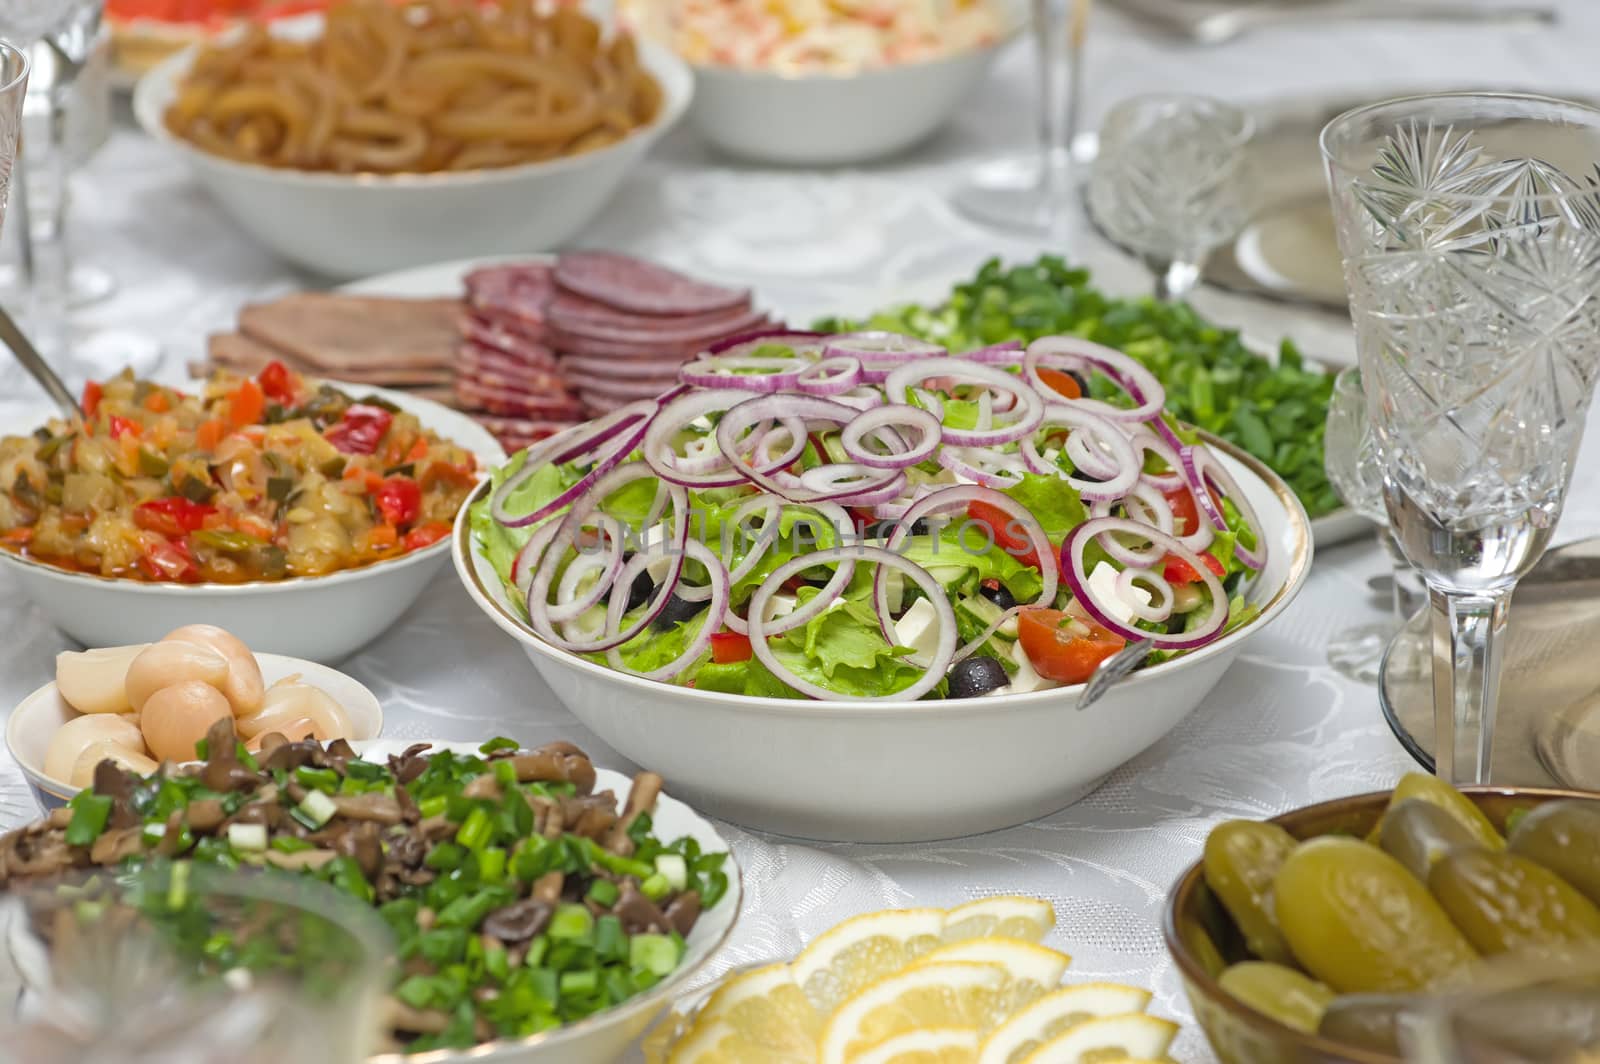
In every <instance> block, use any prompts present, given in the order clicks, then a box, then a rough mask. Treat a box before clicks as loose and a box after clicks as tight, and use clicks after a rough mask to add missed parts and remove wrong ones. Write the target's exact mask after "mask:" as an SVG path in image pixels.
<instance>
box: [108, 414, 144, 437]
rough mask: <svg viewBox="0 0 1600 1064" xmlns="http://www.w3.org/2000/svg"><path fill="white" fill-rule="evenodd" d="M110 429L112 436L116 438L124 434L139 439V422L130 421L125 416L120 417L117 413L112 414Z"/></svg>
mask: <svg viewBox="0 0 1600 1064" xmlns="http://www.w3.org/2000/svg"><path fill="white" fill-rule="evenodd" d="M110 431H111V438H112V439H114V440H120V439H122V437H123V436H132V437H133V438H134V439H138V438H139V423H138V422H137V421H129V420H128V419H127V418H125V417H118V416H117V415H116V414H112V415H111V429H110Z"/></svg>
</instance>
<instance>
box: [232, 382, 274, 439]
mask: <svg viewBox="0 0 1600 1064" xmlns="http://www.w3.org/2000/svg"><path fill="white" fill-rule="evenodd" d="M266 412H267V396H266V393H265V392H263V391H262V390H261V385H259V384H257V383H256V382H255V381H253V380H251V379H250V378H248V377H246V378H245V379H244V382H243V383H242V384H240V385H239V387H237V388H235V389H234V390H233V393H232V394H231V395H229V396H228V420H229V421H230V422H231V423H232V424H233V427H234V428H236V429H242V428H244V427H245V426H246V425H259V424H261V418H262V415H264V414H265V413H266Z"/></svg>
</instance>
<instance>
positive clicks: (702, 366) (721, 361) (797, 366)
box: [678, 354, 812, 394]
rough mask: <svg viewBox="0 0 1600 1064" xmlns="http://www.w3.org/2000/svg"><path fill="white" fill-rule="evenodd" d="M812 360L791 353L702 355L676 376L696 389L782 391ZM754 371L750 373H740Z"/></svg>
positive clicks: (789, 385) (791, 385)
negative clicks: (768, 355) (774, 355)
mask: <svg viewBox="0 0 1600 1064" xmlns="http://www.w3.org/2000/svg"><path fill="white" fill-rule="evenodd" d="M811 365H812V363H810V362H808V361H806V360H805V359H803V358H798V357H796V356H793V355H784V356H781V357H771V358H769V357H767V356H765V355H734V354H726V355H705V356H702V357H701V358H699V359H696V360H695V361H693V362H687V363H684V365H683V366H682V368H680V369H679V370H678V379H679V380H681V381H683V382H684V383H685V384H690V385H693V386H694V387H696V388H737V389H738V390H739V391H742V392H760V393H763V394H766V393H771V392H781V391H786V390H788V389H790V388H794V387H796V386H798V385H799V383H800V374H801V373H803V372H804V371H805V370H806V369H807V368H809V367H810V366H811ZM742 370H754V371H755V372H753V373H746V372H741V371H742Z"/></svg>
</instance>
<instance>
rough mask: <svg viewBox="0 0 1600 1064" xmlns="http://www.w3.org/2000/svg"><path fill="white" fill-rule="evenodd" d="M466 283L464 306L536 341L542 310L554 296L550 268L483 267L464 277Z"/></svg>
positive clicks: (532, 265)
mask: <svg viewBox="0 0 1600 1064" xmlns="http://www.w3.org/2000/svg"><path fill="white" fill-rule="evenodd" d="M465 283H466V288H467V302H468V303H469V304H470V305H471V306H472V307H473V309H475V310H477V311H478V312H479V313H480V314H483V315H485V316H488V317H491V318H494V319H496V320H497V321H499V322H500V323H501V324H502V325H505V326H507V327H511V326H512V325H515V327H516V328H517V329H518V331H519V332H529V333H531V335H532V336H533V337H534V338H535V339H537V338H538V336H539V334H540V333H541V332H542V330H543V328H544V321H545V308H546V307H548V306H549V304H550V299H551V297H552V296H553V295H554V294H555V283H554V281H553V280H552V279H551V270H550V267H549V266H547V265H545V264H544V263H524V264H514V265H508V266H485V267H482V268H481V269H477V270H473V271H472V272H471V273H469V274H467V276H466V281H465Z"/></svg>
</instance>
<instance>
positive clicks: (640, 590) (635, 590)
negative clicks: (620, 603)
mask: <svg viewBox="0 0 1600 1064" xmlns="http://www.w3.org/2000/svg"><path fill="white" fill-rule="evenodd" d="M655 589H656V582H655V581H654V580H652V579H650V574H649V573H640V574H639V575H638V576H636V577H634V578H633V586H632V587H630V588H628V612H630V613H631V612H633V611H634V610H636V609H638V608H639V607H640V606H643V605H644V604H645V603H646V602H649V601H650V593H651V592H652V591H654V590H655Z"/></svg>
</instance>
